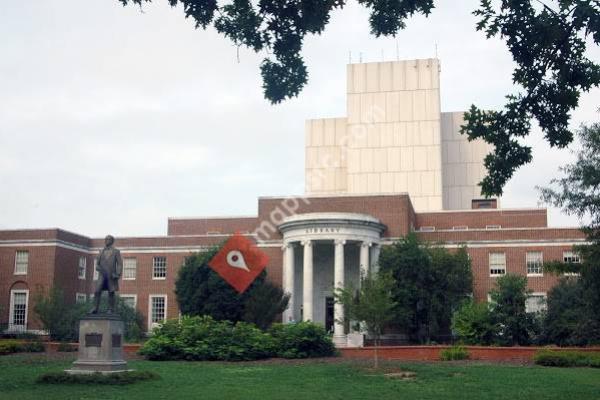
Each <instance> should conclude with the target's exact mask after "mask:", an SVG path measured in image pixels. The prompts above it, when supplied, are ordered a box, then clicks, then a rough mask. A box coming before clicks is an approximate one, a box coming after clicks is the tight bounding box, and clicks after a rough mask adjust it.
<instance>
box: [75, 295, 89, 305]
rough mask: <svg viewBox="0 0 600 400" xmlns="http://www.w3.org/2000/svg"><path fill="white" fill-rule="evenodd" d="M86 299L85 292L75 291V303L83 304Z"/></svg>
mask: <svg viewBox="0 0 600 400" xmlns="http://www.w3.org/2000/svg"><path fill="white" fill-rule="evenodd" d="M86 301H87V295H86V294H85V293H75V302H76V303H77V304H84V303H85V302H86Z"/></svg>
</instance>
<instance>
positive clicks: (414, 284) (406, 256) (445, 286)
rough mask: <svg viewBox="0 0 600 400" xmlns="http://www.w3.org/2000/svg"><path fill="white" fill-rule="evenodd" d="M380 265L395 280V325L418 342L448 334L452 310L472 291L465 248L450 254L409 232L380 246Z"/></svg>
mask: <svg viewBox="0 0 600 400" xmlns="http://www.w3.org/2000/svg"><path fill="white" fill-rule="evenodd" d="M379 265H380V268H381V271H383V272H386V273H389V274H391V276H392V278H393V279H394V288H393V298H394V301H395V302H396V307H395V308H394V316H395V318H394V326H395V327H396V328H399V329H402V330H405V331H406V332H407V333H408V334H409V336H410V337H411V339H412V340H416V341H418V342H428V341H430V340H431V339H432V338H433V337H435V336H437V335H449V334H450V325H451V317H452V313H453V312H454V311H455V310H456V309H457V308H458V307H459V305H460V304H461V303H462V301H463V300H464V299H465V297H467V296H468V295H470V294H471V293H472V291H473V289H472V283H473V275H472V272H471V262H470V260H469V257H468V254H467V252H466V250H465V249H464V248H461V249H459V250H458V251H456V252H454V253H451V252H449V251H448V250H447V249H445V248H442V247H430V246H428V245H426V244H425V243H422V242H421V241H420V240H419V239H418V237H417V236H416V235H415V234H409V235H408V236H406V237H405V238H403V239H401V240H400V241H398V242H397V243H395V244H393V245H391V246H386V247H384V248H383V249H382V252H381V256H380V258H379Z"/></svg>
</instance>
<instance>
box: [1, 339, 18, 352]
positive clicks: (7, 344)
mask: <svg viewBox="0 0 600 400" xmlns="http://www.w3.org/2000/svg"><path fill="white" fill-rule="evenodd" d="M20 345H21V343H20V342H18V341H16V340H2V341H0V355H5V354H10V353H16V352H18V351H19V348H20Z"/></svg>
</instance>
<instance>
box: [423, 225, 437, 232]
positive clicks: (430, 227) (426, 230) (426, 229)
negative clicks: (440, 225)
mask: <svg viewBox="0 0 600 400" xmlns="http://www.w3.org/2000/svg"><path fill="white" fill-rule="evenodd" d="M419 230H420V231H421V232H433V231H435V226H422V227H420V228H419Z"/></svg>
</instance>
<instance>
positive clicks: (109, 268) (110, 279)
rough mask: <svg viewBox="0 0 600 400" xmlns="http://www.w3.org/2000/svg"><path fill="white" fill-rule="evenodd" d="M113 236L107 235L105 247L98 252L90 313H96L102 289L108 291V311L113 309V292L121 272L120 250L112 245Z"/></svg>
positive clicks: (117, 287)
mask: <svg viewBox="0 0 600 400" xmlns="http://www.w3.org/2000/svg"><path fill="white" fill-rule="evenodd" d="M114 242H115V238H114V237H112V236H111V235H108V236H107V237H106V239H105V240H104V243H105V247H104V248H103V249H102V250H100V254H98V258H97V260H98V262H97V265H96V270H97V271H98V283H97V285H96V292H95V294H94V300H95V305H94V309H93V310H92V314H97V313H98V309H99V308H100V298H101V297H102V292H103V291H104V290H106V291H108V312H109V313H113V312H114V311H115V292H116V291H118V290H119V278H120V277H121V273H122V272H123V259H121V252H120V251H119V250H118V249H116V248H114V247H113V243H114Z"/></svg>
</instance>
